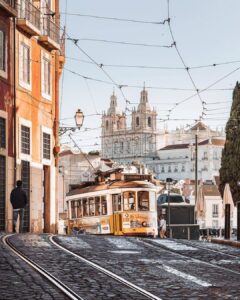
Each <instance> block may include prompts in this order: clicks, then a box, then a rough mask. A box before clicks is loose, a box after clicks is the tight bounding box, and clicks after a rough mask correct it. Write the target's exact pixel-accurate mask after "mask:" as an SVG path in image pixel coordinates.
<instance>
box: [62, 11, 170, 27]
mask: <svg viewBox="0 0 240 300" xmlns="http://www.w3.org/2000/svg"><path fill="white" fill-rule="evenodd" d="M60 14H67V15H69V16H75V17H84V18H93V19H102V20H109V21H118V22H131V23H141V24H150V25H165V24H166V22H167V20H166V19H165V20H163V21H144V20H135V19H125V18H116V17H105V16H96V15H87V14H78V13H66V12H61V13H60Z"/></svg>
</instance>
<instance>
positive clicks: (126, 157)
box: [102, 88, 160, 164]
mask: <svg viewBox="0 0 240 300" xmlns="http://www.w3.org/2000/svg"><path fill="white" fill-rule="evenodd" d="M110 100H111V101H110V108H109V109H108V111H107V113H105V112H104V114H103V117H102V157H103V158H109V159H112V160H114V161H117V162H119V163H125V164H126V163H128V162H130V163H131V162H132V161H134V160H140V161H143V162H144V161H145V160H147V159H148V158H153V157H154V155H155V152H156V150H157V149H158V147H159V142H160V140H159V138H158V136H159V132H158V131H157V124H156V118H157V113H156V111H155V110H154V109H151V107H150V104H149V102H148V93H147V91H146V90H145V88H144V89H143V90H142V92H141V98H140V103H139V105H138V107H137V109H135V108H134V109H133V111H132V114H131V118H132V122H131V128H127V119H126V115H125V114H124V113H122V112H120V111H119V109H118V107H117V97H116V96H115V94H114V93H113V95H112V96H111V98H110Z"/></svg>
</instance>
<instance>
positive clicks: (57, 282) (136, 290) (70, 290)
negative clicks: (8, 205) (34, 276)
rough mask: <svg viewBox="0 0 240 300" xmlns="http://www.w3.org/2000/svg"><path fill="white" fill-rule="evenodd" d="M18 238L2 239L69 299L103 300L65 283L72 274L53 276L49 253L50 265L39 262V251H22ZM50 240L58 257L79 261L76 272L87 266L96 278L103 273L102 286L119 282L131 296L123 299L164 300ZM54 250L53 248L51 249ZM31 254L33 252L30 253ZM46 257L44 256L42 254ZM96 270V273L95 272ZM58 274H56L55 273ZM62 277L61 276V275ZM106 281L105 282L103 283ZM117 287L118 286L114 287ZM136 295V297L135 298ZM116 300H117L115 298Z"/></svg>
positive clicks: (79, 287)
mask: <svg viewBox="0 0 240 300" xmlns="http://www.w3.org/2000/svg"><path fill="white" fill-rule="evenodd" d="M11 237H12V238H13V239H14V238H15V240H13V242H12V241H10V238H11ZM17 238H18V236H14V235H12V234H11V235H6V236H4V237H3V238H2V241H3V243H4V244H5V245H6V246H7V247H8V248H9V249H11V251H13V252H14V253H15V254H16V255H17V256H18V257H19V258H20V259H22V260H23V261H24V262H25V263H27V264H28V265H29V266H31V267H32V268H33V269H34V270H35V271H36V272H38V273H39V274H41V275H42V276H43V277H44V278H45V279H46V281H49V282H50V283H51V284H53V285H54V286H55V287H56V288H57V289H58V290H60V291H61V292H62V293H63V294H64V295H65V296H67V298H68V299H74V300H86V299H102V298H101V297H99V298H97V297H94V296H93V295H91V292H89V291H88V293H87V294H86V296H85V294H84V293H83V294H82V293H81V286H78V288H77V289H76V288H75V287H76V285H75V286H74V285H72V283H69V281H68V280H66V281H65V279H64V277H65V275H66V276H69V275H70V274H65V271H64V270H62V274H61V276H60V278H58V275H57V276H56V275H53V274H52V273H54V272H53V271H52V269H51V262H52V263H53V264H56V262H55V261H51V262H50V260H49V261H48V259H47V253H46V259H47V261H48V263H46V261H45V262H44V261H43V260H40V261H39V251H37V252H36V253H35V254H34V255H33V253H31V254H29V253H28V252H27V251H26V250H24V249H23V250H22V248H21V247H19V246H18V244H17V243H16V240H17ZM46 238H47V240H48V243H49V245H51V246H53V251H54V252H56V253H57V254H56V256H57V255H61V256H62V257H63V256H66V259H67V260H71V259H70V257H69V255H71V256H72V258H73V259H72V261H74V260H75V261H79V266H78V265H77V264H76V262H75V263H74V264H75V268H76V270H79V272H81V265H82V264H85V265H87V269H90V268H91V269H93V274H96V275H95V276H98V277H99V273H102V274H103V275H102V277H101V280H102V282H101V284H103V283H106V282H108V283H109V280H112V281H115V282H118V284H117V285H118V288H119V287H120V286H121V290H122V291H123V290H124V291H125V294H128V295H129V296H128V297H127V298H124V296H123V295H122V296H123V297H122V298H121V299H136V298H137V299H142V300H143V299H152V300H162V299H161V298H160V297H158V296H156V295H154V294H152V293H150V292H148V291H147V290H145V289H142V288H140V287H139V286H137V285H135V284H133V283H131V282H129V281H127V280H126V279H124V278H123V277H121V276H118V275H116V274H114V273H113V272H111V271H109V270H107V269H106V268H104V267H101V266H100V265H98V264H97V263H94V262H92V261H91V260H89V259H86V258H85V257H83V256H81V255H79V254H76V253H74V252H72V251H70V250H68V249H67V248H65V247H63V246H62V245H60V244H58V243H57V242H56V241H54V236H52V235H51V236H48V237H46ZM51 249H52V248H51ZM56 250H57V251H56ZM63 251H64V253H65V254H63V253H62V252H63ZM30 252H31V251H30ZM41 255H42V256H43V257H44V254H41ZM44 263H45V267H44ZM47 264H49V266H48V270H46V265H47ZM94 270H95V271H94ZM55 274H56V273H55ZM59 275H60V274H59ZM85 276H88V273H87V274H85ZM104 276H106V277H108V278H109V279H106V277H105V279H103V278H104ZM103 280H104V281H103ZM114 286H116V284H115V285H114ZM89 290H90V291H91V288H90V287H89ZM80 295H81V296H80ZM133 295H135V296H133ZM107 298H108V297H104V299H107ZM114 299H115V298H114Z"/></svg>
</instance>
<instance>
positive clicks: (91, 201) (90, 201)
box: [88, 198, 95, 216]
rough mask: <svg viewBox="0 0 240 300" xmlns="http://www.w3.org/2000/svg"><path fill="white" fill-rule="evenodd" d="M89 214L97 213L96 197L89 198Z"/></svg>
mask: <svg viewBox="0 0 240 300" xmlns="http://www.w3.org/2000/svg"><path fill="white" fill-rule="evenodd" d="M88 201H89V216H94V215H95V205H94V198H89V199H88Z"/></svg>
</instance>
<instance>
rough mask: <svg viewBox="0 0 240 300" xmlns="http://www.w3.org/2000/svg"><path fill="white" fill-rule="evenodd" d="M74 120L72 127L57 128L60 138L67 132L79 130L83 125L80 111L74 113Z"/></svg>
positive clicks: (82, 116) (82, 115)
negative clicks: (74, 124)
mask: <svg viewBox="0 0 240 300" xmlns="http://www.w3.org/2000/svg"><path fill="white" fill-rule="evenodd" d="M74 119H75V123H76V126H72V127H69V126H63V127H59V135H60V136H61V135H63V134H64V133H66V132H67V131H75V130H76V129H78V130H80V128H81V127H82V125H83V120H84V114H83V112H82V111H81V109H78V110H77V111H76V113H75V116H74Z"/></svg>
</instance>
